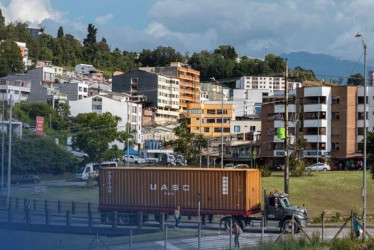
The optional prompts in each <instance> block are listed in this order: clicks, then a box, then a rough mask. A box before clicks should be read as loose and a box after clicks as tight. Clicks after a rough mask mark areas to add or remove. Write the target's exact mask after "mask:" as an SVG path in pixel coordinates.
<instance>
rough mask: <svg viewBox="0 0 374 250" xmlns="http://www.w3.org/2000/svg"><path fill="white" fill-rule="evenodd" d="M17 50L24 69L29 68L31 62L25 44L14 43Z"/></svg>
mask: <svg viewBox="0 0 374 250" xmlns="http://www.w3.org/2000/svg"><path fill="white" fill-rule="evenodd" d="M16 44H17V45H18V48H19V49H20V50H21V56H22V62H23V64H24V65H25V69H27V67H29V66H31V60H29V50H28V48H27V47H26V43H21V42H16Z"/></svg>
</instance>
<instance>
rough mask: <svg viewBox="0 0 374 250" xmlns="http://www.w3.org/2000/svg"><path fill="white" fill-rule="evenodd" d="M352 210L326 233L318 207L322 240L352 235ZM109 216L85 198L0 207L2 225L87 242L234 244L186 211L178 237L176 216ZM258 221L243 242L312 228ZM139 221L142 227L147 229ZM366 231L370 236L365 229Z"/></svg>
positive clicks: (229, 235)
mask: <svg viewBox="0 0 374 250" xmlns="http://www.w3.org/2000/svg"><path fill="white" fill-rule="evenodd" d="M352 215H353V213H352V212H351V216H349V218H347V219H346V220H345V221H344V223H342V224H341V225H337V226H336V227H337V229H336V228H335V229H331V228H330V229H329V231H330V232H329V235H330V236H329V237H325V235H326V231H327V230H326V225H325V223H324V222H325V218H324V213H322V215H321V224H320V227H316V226H315V227H314V228H313V230H314V231H318V232H321V234H320V237H321V240H322V241H332V240H334V239H335V238H337V237H341V236H342V234H346V235H347V234H348V235H350V236H351V237H352V238H353V237H354V234H353V229H352V226H353V216H352ZM110 218H111V220H110V221H105V220H103V218H102V216H101V214H100V213H98V212H97V204H92V203H83V202H62V201H49V200H27V199H18V198H11V199H10V206H9V209H8V208H7V207H5V206H2V207H0V225H1V227H2V228H9V229H23V230H32V231H41V232H43V231H44V232H59V233H79V234H91V235H94V236H93V237H94V238H92V239H93V240H92V242H91V244H90V247H91V248H93V247H95V246H98V245H101V246H104V247H105V244H108V243H105V241H104V240H102V239H101V237H102V236H104V235H121V236H123V235H127V236H128V237H129V241H128V245H127V246H126V247H127V248H128V249H132V247H133V244H134V243H133V242H134V240H133V239H134V238H133V237H134V235H135V234H142V233H143V234H144V233H146V232H147V233H148V232H159V233H160V232H163V233H164V234H163V236H161V237H160V236H159V239H160V240H154V241H147V242H146V241H143V242H140V243H139V242H136V244H137V245H139V244H141V245H142V246H143V245H144V247H145V248H147V247H149V248H158V249H160V248H165V247H166V248H168V245H170V246H171V245H173V244H184V245H187V246H188V247H189V248H192V249H193V248H196V249H211V248H214V249H230V247H234V236H233V235H232V233H230V230H223V229H221V228H220V229H219V230H218V231H217V229H218V225H217V224H215V225H214V227H213V226H212V227H210V228H209V227H207V226H203V228H202V229H201V227H200V226H199V225H201V224H199V222H200V220H199V218H197V220H196V221H189V220H187V217H184V219H185V220H183V223H184V224H183V226H182V228H183V227H184V228H189V232H190V235H189V236H188V237H184V238H183V239H179V240H178V241H176V240H174V239H172V238H171V237H173V236H174V235H173V234H174V233H175V232H176V230H178V229H171V227H173V224H174V221H173V219H172V220H169V221H168V220H165V214H161V215H160V220H159V221H160V223H159V224H156V223H155V222H152V223H153V224H152V223H151V224H150V223H146V224H143V214H142V213H137V214H136V221H135V224H131V225H124V224H121V217H119V215H118V213H117V212H111V213H110ZM122 219H123V218H122ZM122 222H123V221H122ZM257 223H258V224H259V225H257V227H255V226H253V225H250V226H253V228H257V231H256V237H250V234H249V233H248V232H251V230H252V228H249V229H247V228H246V229H245V232H244V234H242V236H241V238H240V244H241V246H243V247H244V246H248V247H255V246H258V245H259V244H261V243H262V242H266V241H269V239H271V240H273V241H274V242H278V241H280V240H281V238H282V237H283V236H284V235H285V234H287V235H288V236H289V235H292V236H295V237H304V238H306V239H307V240H309V241H311V239H310V236H311V230H310V229H309V231H308V232H306V231H304V229H303V228H299V225H298V223H297V221H296V220H295V219H294V218H292V220H291V221H290V224H289V226H288V227H285V228H283V229H282V232H281V233H280V234H279V233H278V232H275V233H273V234H272V235H270V236H269V233H268V232H267V233H266V235H265V227H264V221H263V220H262V221H261V220H260V221H258V222H257ZM129 224H130V223H129ZM228 225H229V228H231V227H232V225H233V222H232V221H231V222H230V223H229V224H228ZM230 225H231V226H230ZM143 227H146V229H144V228H143ZM298 228H299V229H300V231H301V233H300V234H298V235H297V236H296V235H295V233H296V232H297V231H298V230H297V229H298ZM191 229H192V230H191ZM278 230H279V229H278ZM266 231H268V229H266ZM169 233H171V235H169ZM191 233H192V234H191ZM247 233H248V234H247ZM251 233H252V232H251ZM331 235H332V236H331ZM367 236H368V237H369V238H371V236H370V234H368V232H367ZM91 237H92V236H91ZM265 238H266V239H265ZM126 244H127V243H126Z"/></svg>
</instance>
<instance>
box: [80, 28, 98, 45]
mask: <svg viewBox="0 0 374 250" xmlns="http://www.w3.org/2000/svg"><path fill="white" fill-rule="evenodd" d="M87 32H88V33H87V37H86V38H85V39H84V40H83V45H84V46H90V45H93V44H95V43H96V33H97V28H95V25H93V24H91V23H90V24H88V27H87Z"/></svg>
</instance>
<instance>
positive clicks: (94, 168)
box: [75, 161, 117, 181]
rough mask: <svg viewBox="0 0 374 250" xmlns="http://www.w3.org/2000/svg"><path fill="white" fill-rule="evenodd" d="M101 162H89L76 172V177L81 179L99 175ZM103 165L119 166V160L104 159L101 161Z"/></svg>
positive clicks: (103, 166)
mask: <svg viewBox="0 0 374 250" xmlns="http://www.w3.org/2000/svg"><path fill="white" fill-rule="evenodd" d="M99 167H100V164H99V163H88V164H86V166H84V167H81V168H80V169H79V170H78V171H77V172H76V173H75V179H79V180H83V181H85V180H87V179H88V178H89V177H97V176H99ZM101 167H102V168H105V167H117V162H115V161H104V162H102V163H101Z"/></svg>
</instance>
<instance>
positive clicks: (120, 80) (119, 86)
mask: <svg viewBox="0 0 374 250" xmlns="http://www.w3.org/2000/svg"><path fill="white" fill-rule="evenodd" d="M112 89H113V91H115V92H125V93H129V94H130V95H131V96H132V97H135V96H144V99H145V101H144V105H145V106H146V107H150V108H152V110H154V121H155V123H157V124H160V125H161V124H163V125H164V124H165V123H177V122H178V118H179V105H180V81H179V79H177V78H174V77H168V76H163V75H159V74H157V73H154V72H148V71H144V70H134V71H131V72H128V73H126V74H122V75H117V76H113V84H112Z"/></svg>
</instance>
